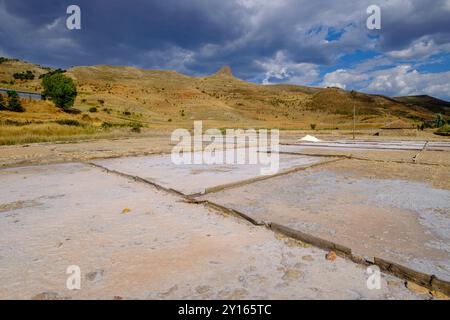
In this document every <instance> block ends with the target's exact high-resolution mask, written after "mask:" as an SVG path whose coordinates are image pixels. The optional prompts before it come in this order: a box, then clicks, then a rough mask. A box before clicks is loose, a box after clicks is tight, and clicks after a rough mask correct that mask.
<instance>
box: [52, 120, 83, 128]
mask: <svg viewBox="0 0 450 320" xmlns="http://www.w3.org/2000/svg"><path fill="white" fill-rule="evenodd" d="M55 122H56V123H57V124H60V125H64V126H74V127H81V123H80V122H79V121H78V120H73V119H61V120H56V121H55Z"/></svg>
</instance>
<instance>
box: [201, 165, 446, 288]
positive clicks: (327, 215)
mask: <svg viewBox="0 0 450 320" xmlns="http://www.w3.org/2000/svg"><path fill="white" fill-rule="evenodd" d="M331 167H332V166H331ZM201 198H202V199H207V200H210V201H212V202H215V203H217V204H220V205H222V206H225V207H228V208H232V209H235V210H238V211H240V212H242V213H244V214H246V215H248V216H250V217H251V218H253V219H255V220H256V221H260V222H266V223H271V222H274V223H278V224H281V225H285V226H287V227H290V228H292V229H296V230H299V231H303V232H306V233H308V234H311V235H314V236H318V237H321V238H323V239H326V240H329V241H333V242H335V243H339V244H341V245H344V246H347V247H349V248H351V249H352V250H354V251H355V252H357V253H361V254H364V255H367V256H377V257H380V258H383V257H384V258H386V259H388V260H391V261H394V262H398V263H400V264H402V265H404V266H407V267H410V268H412V269H415V270H418V271H422V272H425V273H428V274H435V275H437V276H439V277H440V278H442V279H445V280H450V191H449V190H444V189H438V188H434V187H432V186H431V185H429V184H425V183H420V182H414V181H406V180H395V179H374V178H370V179H369V178H365V177H361V176H359V175H358V174H354V173H352V172H351V171H347V172H340V171H335V170H332V169H331V168H330V167H327V168H321V167H318V168H313V169H307V170H305V171H300V172H295V173H291V174H288V175H285V176H280V177H274V178H272V179H270V180H267V181H259V182H255V183H252V184H250V185H245V186H241V187H237V188H234V189H229V190H224V191H221V192H218V193H214V194H209V195H205V196H203V197H201Z"/></svg>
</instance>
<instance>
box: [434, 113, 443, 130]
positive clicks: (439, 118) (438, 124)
mask: <svg viewBox="0 0 450 320" xmlns="http://www.w3.org/2000/svg"><path fill="white" fill-rule="evenodd" d="M435 123H436V127H437V128H440V127H442V126H444V124H445V119H444V116H443V115H442V114H440V113H438V114H437V115H436V120H435Z"/></svg>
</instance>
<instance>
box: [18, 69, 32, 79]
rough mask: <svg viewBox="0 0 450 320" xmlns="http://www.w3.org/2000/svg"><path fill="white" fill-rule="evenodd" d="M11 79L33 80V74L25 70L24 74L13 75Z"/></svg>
mask: <svg viewBox="0 0 450 320" xmlns="http://www.w3.org/2000/svg"><path fill="white" fill-rule="evenodd" d="M13 78H14V79H16V80H34V74H33V72H32V71H30V70H27V71H25V72H20V73H14V74H13Z"/></svg>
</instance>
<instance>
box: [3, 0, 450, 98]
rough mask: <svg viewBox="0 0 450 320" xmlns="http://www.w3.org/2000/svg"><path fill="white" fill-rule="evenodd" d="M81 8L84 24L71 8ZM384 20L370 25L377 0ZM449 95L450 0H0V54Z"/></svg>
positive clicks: (64, 63)
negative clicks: (69, 23) (223, 70)
mask: <svg viewBox="0 0 450 320" xmlns="http://www.w3.org/2000/svg"><path fill="white" fill-rule="evenodd" d="M70 4H77V5H79V6H80V8H81V26H82V29H81V30H68V29H67V28H66V18H67V16H68V15H67V14H66V8H67V7H68V6H69V5H70ZM373 4H375V5H378V6H379V7H380V8H381V30H373V31H371V30H368V29H367V27H366V20H367V18H368V16H369V15H368V14H367V12H366V10H367V7H368V6H369V5H373ZM2 55H3V56H9V57H17V58H20V59H24V60H28V61H31V62H34V63H39V64H42V65H49V66H54V67H63V68H69V67H70V66H74V65H95V64H112V65H131V66H137V67H143V68H159V69H173V70H177V71H179V72H182V73H185V74H189V75H207V74H210V73H213V72H215V71H217V70H218V69H219V68H220V67H221V66H223V65H229V66H231V67H232V68H233V72H234V73H235V75H236V76H238V77H240V78H242V79H245V80H248V81H254V82H259V83H280V82H282V83H294V84H301V85H312V86H321V87H326V86H338V87H341V88H345V89H347V90H352V89H356V90H361V91H364V92H371V93H379V94H386V95H389V96H398V95H416V94H429V95H433V96H436V97H440V98H443V99H446V100H450V81H449V79H450V0H434V1H432V2H430V1H427V0H380V1H374V0H368V1H365V0H362V1H350V0H335V1H331V0H330V1H326V0H316V1H310V0H309V1H303V0H272V1H267V0H227V1H223V0H165V1H159V0H158V1H156V0H147V1H144V0H133V1H117V0H90V1H88V0H71V1H64V0H40V1H30V0H28V1H24V0H0V56H2Z"/></svg>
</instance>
